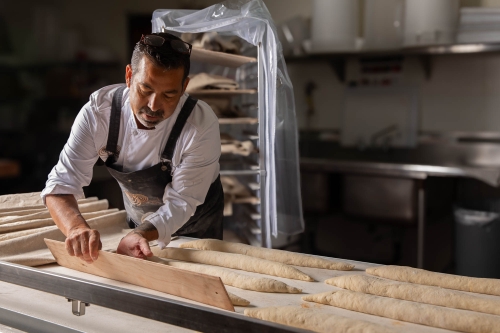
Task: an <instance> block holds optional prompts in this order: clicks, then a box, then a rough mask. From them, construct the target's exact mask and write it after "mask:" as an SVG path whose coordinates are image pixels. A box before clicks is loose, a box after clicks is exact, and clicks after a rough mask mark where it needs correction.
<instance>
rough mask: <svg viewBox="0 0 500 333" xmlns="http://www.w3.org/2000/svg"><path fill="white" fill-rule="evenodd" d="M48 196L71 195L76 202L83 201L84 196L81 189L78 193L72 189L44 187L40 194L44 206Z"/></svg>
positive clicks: (53, 186) (57, 186)
mask: <svg viewBox="0 0 500 333" xmlns="http://www.w3.org/2000/svg"><path fill="white" fill-rule="evenodd" d="M49 194H73V196H74V197H75V199H76V200H79V199H85V194H84V193H83V190H82V189H81V190H80V191H78V190H76V189H74V188H72V187H68V186H62V185H59V184H55V185H50V186H47V187H45V188H44V189H43V191H42V193H40V197H41V198H42V201H43V205H44V206H47V205H46V204H45V197H46V196H47V195H49Z"/></svg>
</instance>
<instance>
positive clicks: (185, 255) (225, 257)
mask: <svg viewBox="0 0 500 333" xmlns="http://www.w3.org/2000/svg"><path fill="white" fill-rule="evenodd" d="M151 251H152V252H153V254H154V255H155V256H157V257H160V258H168V259H175V260H181V261H191V262H196V263H200V264H209V265H214V266H222V267H227V268H234V269H241V270H243V271H248V272H255V273H261V274H268V275H274V276H279V277H284V278H288V279H295V280H302V281H314V280H313V279H312V278H311V277H310V276H309V275H307V274H305V273H303V272H301V271H299V270H298V269H296V268H294V267H291V266H288V265H285V264H282V263H278V262H274V261H269V260H264V259H259V258H253V257H249V256H245V255H242V254H233V253H224V252H216V251H198V250H188V249H178V248H173V247H167V248H165V249H163V250H160V248H159V247H157V246H153V247H152V248H151Z"/></svg>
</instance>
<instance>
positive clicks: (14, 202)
mask: <svg viewBox="0 0 500 333" xmlns="http://www.w3.org/2000/svg"><path fill="white" fill-rule="evenodd" d="M41 193H42V192H31V193H21V194H6V195H0V212H3V211H8V210H9V209H11V208H16V207H30V208H45V206H44V205H43V202H42V198H40V194H41Z"/></svg>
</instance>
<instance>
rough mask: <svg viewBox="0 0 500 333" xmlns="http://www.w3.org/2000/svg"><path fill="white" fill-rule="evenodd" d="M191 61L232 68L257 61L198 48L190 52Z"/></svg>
mask: <svg viewBox="0 0 500 333" xmlns="http://www.w3.org/2000/svg"><path fill="white" fill-rule="evenodd" d="M191 60H194V61H198V62H203V63H207V64H212V65H219V66H225V67H232V68H236V67H240V66H241V65H244V64H248V63H252V62H257V59H256V58H252V57H245V56H241V55H236V54H229V53H223V52H215V51H210V50H205V49H200V48H193V50H192V51H191Z"/></svg>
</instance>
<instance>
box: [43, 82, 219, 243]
mask: <svg viewBox="0 0 500 333" xmlns="http://www.w3.org/2000/svg"><path fill="white" fill-rule="evenodd" d="M118 87H119V85H112V86H107V87H104V88H102V89H100V90H98V91H96V92H94V93H93V94H92V95H91V96H90V100H89V102H88V103H86V104H85V105H84V106H83V108H82V109H81V111H80V112H79V114H78V116H77V117H76V119H75V122H74V124H73V127H72V129H71V134H70V136H69V139H68V142H67V143H66V145H65V146H64V148H63V150H62V152H61V154H60V156H59V162H58V163H57V165H56V166H55V167H54V168H53V169H52V171H51V172H50V174H49V177H48V180H47V182H46V185H45V189H44V190H43V191H42V194H41V196H42V198H43V200H44V202H45V196H46V195H47V194H72V195H74V196H75V198H76V199H80V198H83V197H84V194H83V189H82V187H83V186H87V185H89V184H90V181H91V179H92V171H93V166H94V164H95V162H96V161H97V159H98V158H99V157H101V158H102V159H103V160H104V161H105V160H106V159H107V157H108V155H107V153H106V150H105V148H106V143H107V139H108V130H109V118H110V114H111V102H112V99H113V93H114V92H115V90H116V89H117V88H118ZM187 97H188V95H187V94H184V95H183V96H182V97H181V98H180V100H179V103H178V105H177V107H176V109H175V111H174V113H173V114H172V115H171V116H170V117H169V118H167V119H165V120H164V121H162V122H160V123H159V124H158V125H156V127H155V128H154V129H149V130H143V129H139V128H137V123H136V121H135V118H134V114H133V111H132V109H131V107H130V101H129V89H125V91H124V92H123V99H122V101H123V102H122V116H121V124H120V135H119V138H118V149H119V157H118V159H117V162H116V163H117V164H118V165H121V166H123V172H132V171H138V170H142V169H146V168H148V167H151V166H153V165H156V164H158V163H160V162H162V161H161V154H162V152H163V149H164V147H165V144H166V142H167V139H168V137H169V135H170V132H171V130H172V127H173V125H174V123H175V120H176V119H177V116H178V115H179V112H180V110H181V108H182V105H183V104H184V102H185V101H186V99H187ZM220 154H221V145H220V132H219V123H218V120H217V117H216V115H215V114H214V112H213V111H212V109H211V108H210V107H209V106H208V104H206V103H205V102H203V101H201V100H199V101H198V103H197V104H196V106H195V108H194V109H193V111H192V113H191V115H190V116H189V118H188V119H187V122H186V124H185V126H184V128H183V130H182V132H181V134H180V137H179V139H178V141H177V144H176V147H175V151H174V156H173V158H172V162H171V164H172V168H173V171H172V182H171V183H169V184H168V185H167V186H166V188H165V192H164V195H163V205H162V206H161V207H160V208H159V209H158V210H157V211H156V212H154V213H153V214H150V215H149V216H147V218H146V221H149V222H151V223H152V224H153V225H154V226H155V227H156V229H157V230H158V234H159V238H158V241H159V243H160V245H163V246H164V244H168V243H169V242H170V236H171V235H172V234H173V233H174V232H175V231H176V230H177V229H179V228H180V227H181V226H182V225H184V224H185V223H186V222H187V221H188V220H189V218H190V217H191V216H192V215H194V213H195V210H196V207H197V206H198V205H201V204H202V203H203V202H204V200H205V196H206V194H207V192H208V189H209V187H210V185H211V184H212V183H213V182H214V181H215V180H216V179H217V176H218V175H219V157H220Z"/></svg>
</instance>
